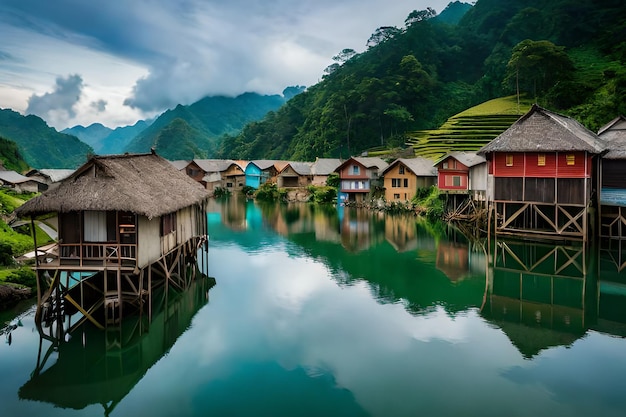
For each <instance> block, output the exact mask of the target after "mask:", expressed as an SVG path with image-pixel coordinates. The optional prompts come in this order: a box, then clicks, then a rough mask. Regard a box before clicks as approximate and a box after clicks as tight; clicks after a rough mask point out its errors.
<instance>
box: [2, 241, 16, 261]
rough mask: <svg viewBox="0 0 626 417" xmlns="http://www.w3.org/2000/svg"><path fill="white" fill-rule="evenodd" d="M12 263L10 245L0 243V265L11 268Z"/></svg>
mask: <svg viewBox="0 0 626 417" xmlns="http://www.w3.org/2000/svg"><path fill="white" fill-rule="evenodd" d="M14 262H15V261H14V260H13V248H12V247H11V245H10V244H8V243H6V242H0V265H2V266H11V265H13V263H14Z"/></svg>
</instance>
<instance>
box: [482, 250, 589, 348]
mask: <svg viewBox="0 0 626 417" xmlns="http://www.w3.org/2000/svg"><path fill="white" fill-rule="evenodd" d="M493 257H494V260H493V272H492V276H491V278H490V280H489V287H490V290H489V292H488V294H487V299H486V304H485V306H484V307H483V310H482V314H483V315H485V316H486V317H487V318H488V319H489V320H490V321H492V322H494V323H495V324H497V325H498V327H500V328H501V329H502V330H503V331H504V332H505V333H506V334H507V336H508V337H509V339H511V341H512V342H513V344H514V345H515V346H516V347H517V348H518V349H519V351H520V352H521V353H522V354H523V355H524V357H526V358H531V357H533V356H535V355H536V354H538V353H539V352H540V351H542V350H544V349H547V348H550V347H553V346H569V345H571V344H572V343H573V342H574V341H575V340H577V339H578V338H580V337H582V336H583V335H584V334H585V332H586V330H587V327H588V324H587V323H586V321H585V320H586V319H585V317H586V316H585V310H586V306H587V305H588V304H590V303H591V302H592V299H593V298H594V297H593V295H591V296H590V297H589V298H588V299H586V298H585V295H586V283H587V277H588V275H587V265H586V253H585V248H584V246H580V247H569V246H554V245H539V244H529V243H522V242H504V241H501V242H498V246H497V247H496V252H495V253H494V254H493Z"/></svg>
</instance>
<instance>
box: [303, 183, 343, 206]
mask: <svg viewBox="0 0 626 417" xmlns="http://www.w3.org/2000/svg"><path fill="white" fill-rule="evenodd" d="M308 191H309V194H310V195H311V201H313V202H314V203H317V204H331V203H335V202H337V187H336V186H334V187H331V186H328V185H325V186H314V185H311V186H309V187H308Z"/></svg>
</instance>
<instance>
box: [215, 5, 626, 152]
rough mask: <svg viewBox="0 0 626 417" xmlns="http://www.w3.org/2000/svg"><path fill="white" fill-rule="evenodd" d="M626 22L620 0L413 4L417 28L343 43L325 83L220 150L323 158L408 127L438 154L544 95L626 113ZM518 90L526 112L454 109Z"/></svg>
mask: <svg viewBox="0 0 626 417" xmlns="http://www.w3.org/2000/svg"><path fill="white" fill-rule="evenodd" d="M457 10H458V9H457ZM625 22H626V8H624V7H623V5H621V2H616V1H614V0H598V1H595V2H580V1H578V0H555V1H551V2H546V1H545V0H511V1H506V2H503V1H501V0H479V1H478V2H476V3H475V5H474V6H473V7H472V8H470V9H469V10H467V12H466V13H465V15H464V16H463V17H462V18H460V20H458V24H456V25H454V24H447V23H444V22H443V21H442V20H438V19H436V18H434V17H433V12H432V10H430V9H427V10H423V11H413V12H411V13H409V15H408V17H407V19H406V22H405V27H402V28H396V27H389V26H382V27H379V28H378V29H376V30H375V31H374V33H373V34H372V36H371V37H370V38H369V39H368V41H367V46H368V49H367V51H365V52H363V53H360V54H359V53H356V52H355V51H354V50H353V49H350V48H345V49H343V50H342V51H341V52H340V53H339V54H337V55H336V56H335V57H333V59H334V60H335V63H334V64H332V65H330V66H329V67H328V68H327V69H326V74H325V75H324V78H323V79H322V81H321V82H320V83H318V84H316V85H314V86H312V87H310V88H308V89H307V91H305V92H304V93H302V94H299V95H297V96H295V97H294V98H293V99H291V100H290V101H289V102H287V103H286V104H285V105H284V106H283V107H281V108H280V109H278V110H277V111H275V112H271V113H269V114H268V115H267V116H266V117H265V118H264V119H263V120H262V121H260V122H254V123H251V124H248V125H246V127H245V128H244V129H243V131H242V132H241V133H240V134H239V135H237V136H225V137H224V138H223V140H222V142H221V144H220V145H219V149H218V157H223V158H234V159H239V158H241V159H257V158H272V159H293V160H314V159H315V157H343V158H346V157H348V156H351V155H358V154H360V153H361V152H363V151H366V150H371V149H373V148H377V150H375V151H374V152H376V154H378V155H384V154H385V149H389V148H391V147H397V146H398V145H399V144H400V145H401V144H402V143H401V142H402V139H400V140H399V138H403V137H404V136H408V139H407V142H408V145H409V146H412V147H415V148H416V149H417V150H418V151H422V150H423V153H421V154H423V155H426V156H431V157H436V156H437V155H440V154H442V153H444V152H448V151H450V150H454V149H458V150H476V149H478V148H479V147H481V146H482V145H484V144H485V143H486V142H487V141H489V140H491V139H492V138H493V137H495V136H496V135H497V134H498V133H500V132H501V131H502V130H504V129H506V128H507V127H508V126H510V124H511V123H513V122H514V121H515V120H516V119H517V118H516V117H515V116H519V115H521V114H523V111H524V109H527V108H528V107H529V104H532V103H538V104H540V105H542V106H544V107H546V108H549V109H550V110H553V111H557V112H560V113H564V114H567V115H570V116H573V117H576V118H577V119H578V120H580V121H581V122H582V123H584V124H585V125H586V126H587V127H589V128H590V129H592V130H595V129H596V128H597V127H599V126H600V125H602V124H604V123H606V122H608V121H610V120H612V119H613V118H614V117H615V116H617V115H618V114H620V113H626V108H625V107H626V100H625V99H626V96H625V95H626V93H625V91H626V88H625V87H626V69H624V68H626V66H625V65H624V63H625V61H626V35H624V33H626V32H625V31H624V28H625V27H626V23H625ZM518 95H519V96H520V97H526V99H525V100H523V101H522V102H521V103H520V106H519V108H518V107H517V100H516V99H515V100H514V101H513V102H514V103H515V108H516V110H518V111H517V112H516V113H514V114H513V113H507V114H506V115H500V114H499V113H498V112H488V113H482V114H481V115H480V117H469V115H468V117H465V116H457V117H455V118H454V119H453V118H452V116H453V115H455V114H458V113H459V112H461V111H463V110H464V109H467V108H471V107H473V106H475V105H477V104H479V103H483V102H488V101H490V100H492V99H495V98H499V97H510V96H513V97H515V98H516V97H517V96H518ZM509 100H510V99H509ZM488 115H493V117H487V116H488ZM446 121H447V122H446ZM445 123H447V126H445V128H444V129H443V130H442V131H440V132H437V133H436V134H435V132H433V130H437V128H438V127H439V126H442V125H444V124H445ZM406 132H412V133H408V134H407V133H406ZM417 132H420V133H419V134H418V133H417ZM422 133H427V135H426V136H429V135H431V134H432V137H430V138H428V139H427V140H425V139H424V136H423V135H422ZM426 144H427V145H428V146H424V145H426ZM423 148H425V149H423ZM418 153H419V152H418Z"/></svg>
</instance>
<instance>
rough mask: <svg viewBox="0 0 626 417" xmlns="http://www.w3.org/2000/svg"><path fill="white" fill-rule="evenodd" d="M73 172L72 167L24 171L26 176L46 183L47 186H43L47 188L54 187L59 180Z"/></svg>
mask: <svg viewBox="0 0 626 417" xmlns="http://www.w3.org/2000/svg"><path fill="white" fill-rule="evenodd" d="M73 173H74V170H73V169H31V170H30V171H28V172H27V173H26V176H27V177H29V178H32V179H35V180H37V181H39V182H41V183H43V184H46V186H47V187H44V188H45V190H47V189H48V188H54V187H56V186H57V185H58V184H59V182H61V181H62V180H64V179H65V178H67V177H69V176H70V175H72V174H73ZM45 190H42V191H45Z"/></svg>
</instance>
